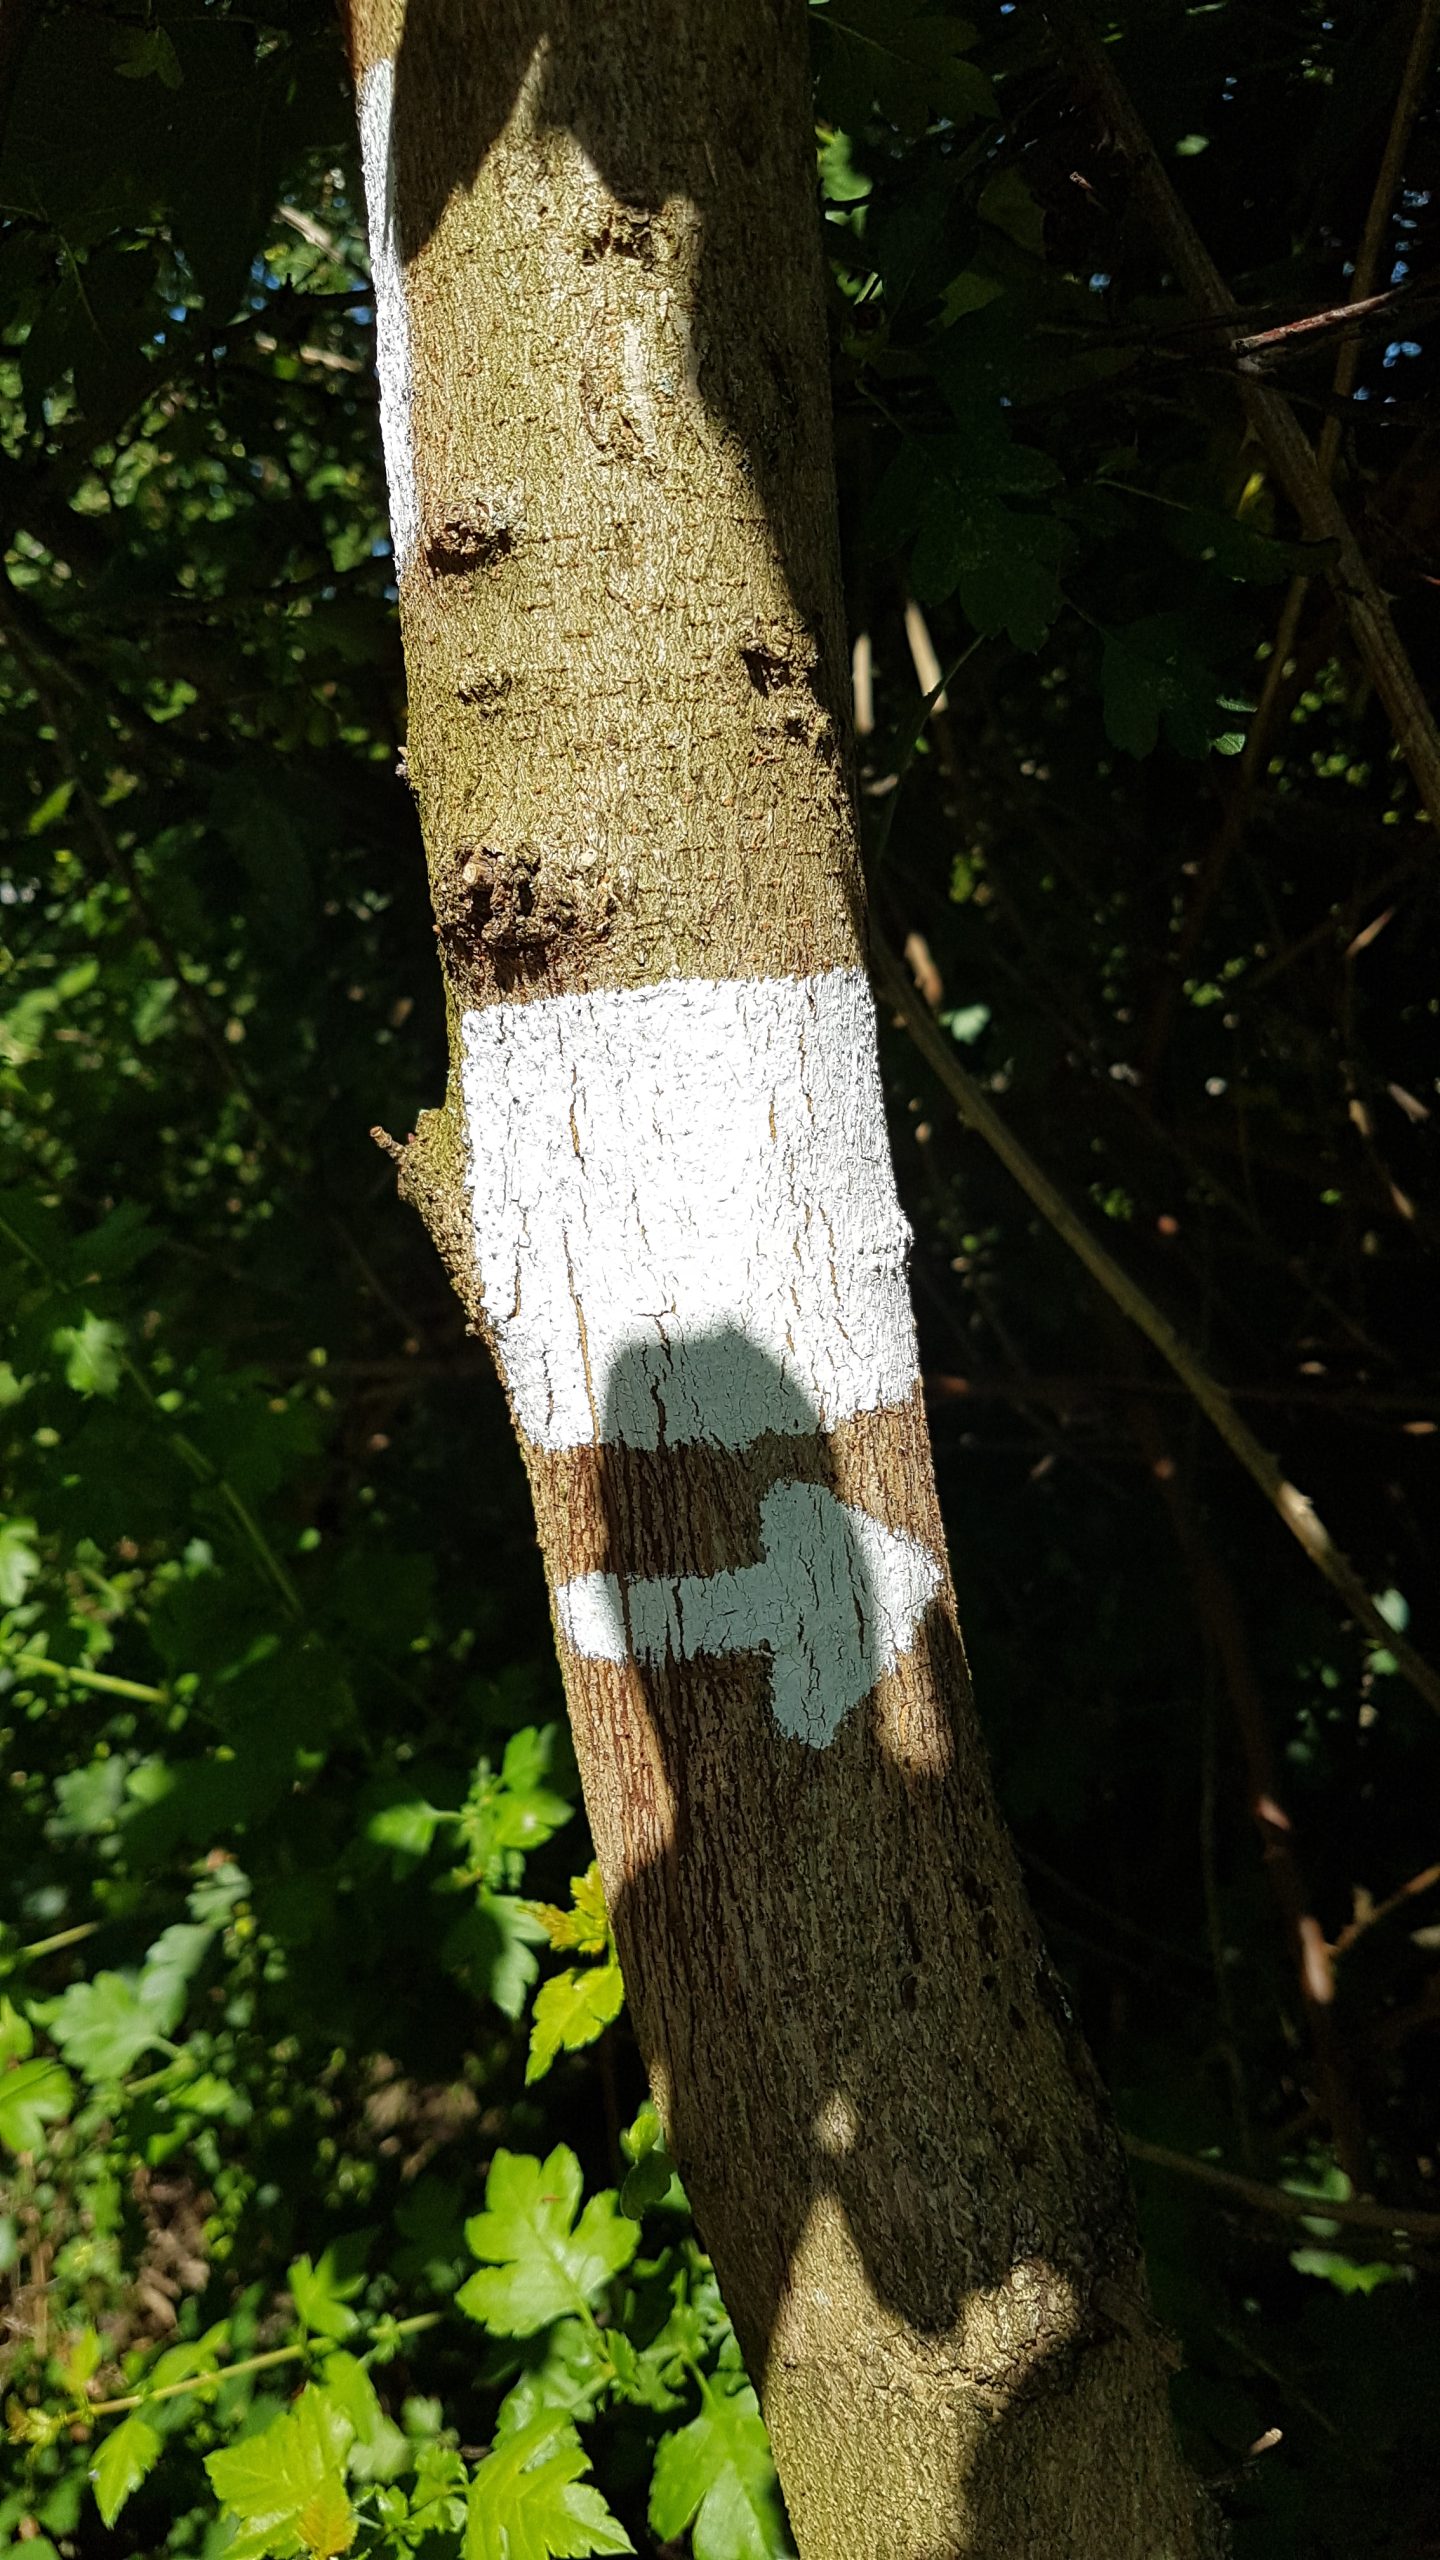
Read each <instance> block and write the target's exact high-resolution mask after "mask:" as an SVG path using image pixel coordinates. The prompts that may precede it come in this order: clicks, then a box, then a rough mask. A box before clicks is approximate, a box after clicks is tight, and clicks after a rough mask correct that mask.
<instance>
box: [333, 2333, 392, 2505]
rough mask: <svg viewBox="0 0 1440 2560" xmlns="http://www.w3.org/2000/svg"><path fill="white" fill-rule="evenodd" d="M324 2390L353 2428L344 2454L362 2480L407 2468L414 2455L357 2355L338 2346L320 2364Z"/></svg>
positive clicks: (383, 2476)
mask: <svg viewBox="0 0 1440 2560" xmlns="http://www.w3.org/2000/svg"><path fill="white" fill-rule="evenodd" d="M322 2379H323V2382H324V2387H325V2390H326V2391H327V2392H328V2394H329V2396H330V2398H331V2399H332V2400H333V2401H334V2403H335V2406H336V2407H337V2409H339V2410H341V2411H342V2412H343V2414H344V2415H345V2417H347V2418H348V2419H349V2421H350V2424H351V2426H352V2427H353V2428H354V2430H355V2437H354V2442H353V2443H352V2445H351V2447H350V2451H349V2455H348V2457H347V2459H348V2463H349V2468H350V2470H351V2471H352V2472H354V2473H355V2474H356V2476H357V2477H358V2478H360V2479H364V2480H390V2479H393V2478H394V2477H395V2475H396V2473H397V2472H401V2471H407V2470H408V2469H409V2468H410V2465H411V2461H412V2459H413V2455H412V2449H411V2446H410V2442H409V2439H408V2437H407V2436H406V2435H405V2434H404V2432H403V2430H402V2429H401V2428H399V2427H397V2426H396V2425H395V2423H394V2420H393V2419H391V2418H387V2417H386V2415H385V2412H384V2410H383V2409H382V2407H381V2405H380V2395H379V2393H378V2392H377V2390H376V2388H375V2385H374V2383H373V2382H372V2381H371V2379H370V2376H369V2374H368V2373H367V2372H366V2370H365V2367H364V2366H363V2364H361V2362H360V2360H359V2358H358V2357H357V2356H352V2355H350V2354H348V2353H347V2352H346V2350H345V2348H343V2347H338V2348H337V2349H336V2351H335V2353H334V2354H333V2355H328V2356H327V2357H326V2358H325V2362H324V2365H323V2367H322Z"/></svg>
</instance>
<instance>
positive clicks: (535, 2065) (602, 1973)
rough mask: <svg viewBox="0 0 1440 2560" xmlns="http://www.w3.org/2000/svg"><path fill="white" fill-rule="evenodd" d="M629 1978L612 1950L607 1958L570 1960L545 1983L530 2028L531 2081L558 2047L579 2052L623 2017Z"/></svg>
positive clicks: (527, 2067) (527, 2074) (528, 2079)
mask: <svg viewBox="0 0 1440 2560" xmlns="http://www.w3.org/2000/svg"><path fill="white" fill-rule="evenodd" d="M624 2006H625V1984H624V1980H623V1978H622V1975H621V1972H620V1967H619V1965H618V1964H617V1963H616V1961H615V1959H614V1957H613V1956H612V1957H611V1958H610V1960H609V1962H608V1963H607V1964H584V1965H580V1964H568V1965H567V1966H566V1967H565V1970H564V1972H563V1973H557V1974H553V1975H552V1976H551V1978H550V1980H549V1981H548V1982H545V1983H542V1984H541V1986H540V1989H539V1991H538V1993H537V1994H536V1998H535V2011H534V2017H533V2020H532V2023H531V2028H530V2058H529V2061H528V2062H527V2063H526V2065H525V2078H526V2082H527V2084H528V2083H529V2082H531V2081H534V2080H543V2079H544V2077H545V2074H546V2072H547V2071H548V2070H549V2068H550V2065H551V2063H552V2062H553V2061H554V2060H555V2057H556V2055H557V2054H558V2053H578V2052H579V2051H580V2048H581V2046H582V2045H587V2044H593V2043H594V2041H595V2039H596V2037H597V2036H598V2035H603V2033H604V2031H605V2029H606V2028H607V2027H608V2026H610V2025H611V2024H612V2022H613V2021H614V2020H615V2019H616V2018H618V2017H619V2015H620V2012H621V2010H622V2009H623V2008H624Z"/></svg>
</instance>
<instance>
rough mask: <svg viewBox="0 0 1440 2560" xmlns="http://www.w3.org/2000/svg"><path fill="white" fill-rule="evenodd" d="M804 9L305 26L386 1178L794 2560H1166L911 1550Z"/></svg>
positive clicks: (1128, 2313) (1030, 1999)
mask: <svg viewBox="0 0 1440 2560" xmlns="http://www.w3.org/2000/svg"><path fill="white" fill-rule="evenodd" d="M805 17H806V13H805V9H804V6H803V5H802V0H529V5H527V4H526V0H483V4H482V0H410V5H409V7H408V9H407V10H406V11H405V13H404V18H403V25H402V23H401V22H400V19H399V17H398V15H397V14H396V13H395V11H394V9H393V7H392V6H391V5H390V0H355V9H354V24H353V42H354V52H355V67H356V76H357V82H358V86H359V92H360V100H361V121H362V134H363V140H364V153H365V163H366V176H367V185H368V188H369V193H370V207H371V227H372V240H373V247H374V257H375V272H376V310H377V320H378V330H379V370H380V381H381V397H382V418H383V424H384V432H385V444H386V456H387V463H388V468H389V474H390V484H391V508H392V522H393V528H394V539H395V551H396V561H397V570H398V574H399V583H400V597H401V610H402V615H403V622H404V635H405V648H406V658H407V665H408V669H409V679H410V688H411V714H410V744H409V771H410V776H411V779H412V781H413V783H414V786H415V788H416V791H417V792H418V795H419V801H420V808H421V814H422V819H423V825H424V833H425V841H426V846H427V850H428V858H429V864H430V871H431V880H432V888H433V895H434V904H435V913H436V919H437V931H438V935H439V941H440V948H441V953H442V958H443V964H444V969H445V974H446V980H447V985H448V988H449V994H450V1004H451V1035H452V1074H451V1080H450V1090H449V1095H448V1099H447V1101H446V1104H445V1107H444V1109H443V1110H442V1111H440V1112H437V1113H434V1114H431V1115H428V1116H427V1118H426V1120H425V1121H424V1122H423V1123H422V1126H421V1129H420V1131H419V1132H418V1133H417V1135H416V1137H415V1138H414V1139H413V1140H412V1141H411V1143H410V1144H409V1146H408V1147H407V1149H406V1152H405V1158H404V1163H403V1166H402V1174H401V1179H402V1184H403V1187H404V1188H405V1189H406V1191H407V1192H408V1193H409V1194H410V1196H411V1197H413V1198H414V1199H415V1200H416V1201H417V1202H418V1204H419V1205H420V1207H421V1209H422V1210H423V1212H424V1214H425V1216H426V1218H427V1220H428V1222H429V1224H430V1227H431V1230H432V1232H433V1234H434V1236H435V1238H436V1240H437V1242H438V1243H439V1245H440V1248H441V1250H442V1252H443V1253H444V1255H445V1257H446V1259H447V1262H448V1263H449V1265H450V1268H451V1270H452V1273H453V1275H454V1277H455V1280H456V1283H457V1286H458V1287H459V1289H460V1291H461V1294H462V1296H463V1298H464V1300H465V1303H466V1306H467V1309H468V1311H469V1314H470V1317H471V1321H472V1323H473V1325H474V1326H475V1328H476V1329H477V1330H479V1331H481V1332H482V1333H484V1334H485V1335H486V1336H487V1338H488V1339H489V1341H490V1343H491V1346H492V1348H493V1350H494V1353H495V1356H496V1359H497V1361H498V1363H499V1366H500V1370H501V1374H502V1376H503V1378H504V1380H505V1383H506V1386H507V1389H508V1392H509V1395H510V1399H511V1405H512V1409H513V1412H514V1416H515V1423H516V1428H517V1431H518V1433H519V1435H520V1439H521V1444H522V1447H523V1449H524V1452H525V1456H526V1461H527V1464H528V1467H529V1471H530V1476H531V1481H532V1485H533V1489H534V1498H535V1509H536V1517H537V1521H538V1524H539V1531H540V1539H541V1544H542V1546H543V1549H544V1554H545V1560H546V1565H547V1568H548V1571H549V1575H550V1580H551V1588H552V1593H553V1595H554V1600H555V1614H556V1629H557V1641H558V1643H559V1647H560V1653H561V1659H562V1662H563V1665H564V1670H565V1678H566V1685H567V1691H568V1695H569V1700H570V1707H571V1714H572V1719H573V1724H574V1731H575V1741H576V1748H577V1751H578V1754H579V1760H580V1767H581V1772H582V1775H583V1779H584V1786H585V1795H586V1802H587V1805H588V1808H589V1813H590V1818H591V1822H592V1825H593V1828H594V1833H595V1839H596V1843H597V1847H598V1851H599V1855H600V1860H601V1866H602V1870H603V1873H604V1878H605V1885H606V1890H607V1893H608V1896H609V1899H610V1906H611V1910H612V1913H613V1915H614V1919H615V1925H616V1932H617V1936H618V1940H619V1944H620V1949H621V1954H622V1958H623V1961H624V1966H625V1978H626V1983H627V1986H628V1989H629V1993H630V1998H631V2003H632V2008H633V2014H634V2019H635V2024H636V2029H637V2033H638V2035H639V2037H640V2040H641V2044H642V2047H643V2049H644V2052H645V2055H646V2058H647V2061H648V2065H649V2069H650V2073H651V2077H652V2084H653V2086H654V2089H655V2094H656V2098H657V2101H658V2103H659V2105H660V2108H661V2112H662V2115H663V2117H664V2120H665V2122H666V2125H667V2128H668V2132H669V2138H670V2142H671V2145H672V2148H673V2150H674V2153H675V2156H676V2159H677V2162H678V2164H679V2167H680V2170H681V2174H682V2176H683V2178H684V2181H685V2184H686V2187H687V2189H688V2191H689V2193H690V2195H691V2197H692V2199H693V2202H694V2205H695V2210H696V2214H697V2217H698V2221H699V2225H700V2229H701V2232H702V2235H703V2237H704V2239H705V2241H706V2244H707V2246H708V2247H709V2249H710V2250H711V2252H712V2253H713V2256H714V2260H715V2264H716V2268H717V2271H718V2274H719V2277H720V2282H721V2285H722V2288H723V2291H724V2295H725V2299H726V2303H727V2305H728V2307H729V2309H730V2311H731V2313H732V2315H733V2317H734V2320H735V2323H736V2327H737V2329H738V2331H739V2334H740V2338H741V2341H742V2344H743V2346H744V2349H745V2353H746V2356H747V2359H748V2361H749V2364H750V2367H751V2371H752V2373H753V2375H754V2377H755V2379H756V2382H757V2385H758V2387H759V2389H760V2392H761V2397H762V2401H763V2405H764V2409H765V2414H766V2417H767V2419H768V2421H769V2424H770V2428H771V2432H772V2435H773V2439H774V2444H775V2451H776V2456H777V2460H778V2463H779V2467H780V2474H781V2479H782V2482H783V2485H784V2488H785V2492H786V2496H787V2499H788V2502H789V2507H790V2512H791V2517H792V2520H793V2523H794V2527H795V2531H796V2535H797V2537H798V2541H799V2545H800V2549H801V2551H802V2553H803V2554H804V2555H805V2560H871V2555H873V2560H882V2555H883V2560H950V2556H951V2555H959V2554H962V2553H963V2554H966V2555H971V2556H972V2560H979V2555H985V2560H1002V2555H1003V2560H1058V2555H1059V2554H1061V2553H1064V2554H1067V2555H1074V2556H1075V2560H1142V2555H1143V2556H1144V2560H1161V2555H1165V2560H1190V2555H1193V2554H1196V2553H1197V2552H1199V2551H1200V2550H1201V2549H1202V2548H1203V2547H1206V2534H1207V2531H1208V2527H1207V2525H1206V2522H1205V2519H1204V2517H1203V2515H1202V2513H1201V2512H1200V2510H1199V2509H1198V2507H1197V2504H1196V2500H1195V2495H1194V2491H1193V2486H1192V2484H1191V2483H1190V2482H1189V2480H1188V2479H1187V2477H1186V2475H1185V2473H1184V2471H1183V2469H1182V2467H1181V2465H1180V2462H1179V2459H1178V2456H1177V2454H1176V2451H1175V2448H1174V2445H1173V2441H1172V2437H1171V2433H1170V2426H1169V2419H1168V2414H1167V2408H1166V2390H1165V2371H1166V2364H1167V2361H1168V2359H1167V2354H1166V2350H1165V2346H1164V2343H1163V2341H1162V2340H1161V2339H1160V2338H1159V2336H1158V2335H1157V2333H1156V2331H1155V2329H1154V2327H1153V2325H1152V2322H1151V2318H1150V2315H1149V2313H1148V2311H1147V2308H1146V2304H1145V2297H1144V2289H1143V2282H1142V2277H1141V2272H1140V2268H1139V2265H1138V2259H1137V2251H1136V2244H1135V2239H1134V2234H1133V2229H1132V2220H1131V2212H1130V2206H1129V2201H1128V2196H1127V2192H1126V2184H1125V2178H1124V2172H1123V2165H1122V2162H1121V2158H1120V2154H1119V2151H1118V2147H1117V2144H1116V2141H1115V2138H1114V2135H1113V2133H1112V2131H1111V2128H1110V2126H1109V2123H1108V2121H1107V2118H1106V2114H1105V2110H1104V2106H1103V2102H1102V2100H1101V2097H1100V2094H1099V2092H1098V2090H1097V2087H1096V2084H1095V2080H1094V2076H1093V2072H1092V2070H1091V2067H1090V2064H1089V2062H1088V2060H1087V2058H1086V2055H1085V2053H1084V2051H1083V2049H1082V2047H1081V2045H1080V2042H1079V2039H1078V2038H1077V2036H1076V2034H1075V2032H1074V2030H1073V2028H1072V2026H1071V2024H1070V2021H1069V2018H1068V2016H1067V2013H1066V2008H1065V2002H1064V1998H1063V1995H1062V1993H1061V1992H1060V1990H1059V1988H1058V1985H1057V1983H1056V1981H1055V1978H1054V1976H1053V1974H1052V1973H1051V1971H1050V1969H1049V1967H1048V1965H1047V1963H1046V1960H1045V1957H1044V1955H1043V1953H1042V1950H1041V1948H1040V1945H1039V1943H1038V1940H1037V1936H1036V1932H1035V1928H1034V1924H1033V1922H1032V1920H1031V1918H1030V1915H1029V1912H1028V1910H1027V1908H1026V1905H1025V1902H1024V1899H1023V1896H1022V1893H1021V1890H1020V1887H1019V1883H1018V1880H1017V1874H1016V1867H1015V1861H1014V1858H1013V1855H1012V1853H1011V1850H1010V1848H1009V1846H1008V1844H1007V1842H1006V1839H1005V1837H1004V1835H1003V1833H1002V1831H1001V1829H1000V1826H999V1823H998V1819H997V1816H996V1812H995V1809H994V1805H993V1802H992V1798H991V1793H990V1788H989V1783H988V1779H987V1776H986V1772H985V1767H984V1763H983V1759H982V1755H981V1751H980V1748H979V1745H978V1742H977V1738H976V1733H975V1729H974V1725H973V1722H972V1718H971V1711H970V1704H969V1696H968V1689H967V1683H966V1674H965V1666H964V1658H963V1654H962V1650H961V1643H960V1636H959V1632H958V1628H957V1625H956V1619H955V1608H954V1599H953V1594H952V1591H951V1588H950V1582H949V1576H948V1572H947V1569H946V1566H945V1562H944V1547H943V1540H942V1533H941V1527H940V1521H939V1517H938V1514H937V1510H936V1503H935V1494H934V1487H933V1480H932V1472H931V1462H930V1452H929V1444H928V1439H927V1434H926V1426H925V1417H924V1412H923V1408H922V1404H921V1397H920V1387H919V1379H918V1374H917V1368H916V1353H915V1338H914V1331H913V1325H912V1321H911V1315H910V1309H909V1301H908V1296H907V1292H906V1284H905V1269H904V1265H905V1250H906V1244H907V1241H908V1239H907V1235H906V1231H905V1228H904V1224H903V1221H902V1219H901V1216H900V1213H899V1209H898V1205H897V1202H896V1198H895V1190H894V1182H893V1176H892V1173H891V1169H890V1160H889V1154H888V1149H887V1144H886V1138H885V1130H884V1123H883V1115H882V1108H881V1098H880V1087H879V1079H878V1073H877V1068H876V1060H875V1039H874V1021H873V1013H872V1009H871V1003H870V998H869V994H868V990H867V987H866V983H865V978H864V975H863V946H862V925H861V889H860V879H859V871H858V865H857V857H856V836H855V823H854V814H853V809H852V801H851V791H850V780H849V773H848V768H847V747H846V722H845V713H844V707H843V683H844V668H845V656H844V649H843V643H842V629H841V614H840V604H839V595H838V583H837V569H836V538H835V521H834V498H833V489H832V479H831V460H830V445H829V405H828V386H827V379H826V356H825V343H824V332H823V324H822V307H821V279H820V253H819V244H818V237H817V231H816V221H815V210H814V166H813V152H812V144H811V124H810V114H809V103H808V90H807V68H806V61H805ZM1037 1677H1043V1666H1037Z"/></svg>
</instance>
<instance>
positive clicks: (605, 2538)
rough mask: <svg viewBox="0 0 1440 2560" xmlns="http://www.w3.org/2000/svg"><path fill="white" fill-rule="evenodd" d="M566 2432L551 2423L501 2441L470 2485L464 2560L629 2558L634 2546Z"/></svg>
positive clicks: (534, 2424) (548, 2419)
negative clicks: (615, 2554) (588, 2481)
mask: <svg viewBox="0 0 1440 2560" xmlns="http://www.w3.org/2000/svg"><path fill="white" fill-rule="evenodd" d="M589 2468H590V2460H589V2456H588V2455H587V2454H586V2452H585V2449H584V2447H583V2445H582V2444H581V2442H580V2439H579V2437H578V2436H577V2435H576V2433H575V2431H574V2429H573V2427H566V2426H560V2427H557V2426H556V2423H555V2420H554V2418H553V2416H544V2417H539V2418H535V2419H533V2420H532V2421H531V2423H530V2425H529V2426H528V2427H521V2428H519V2429H518V2430H517V2431H516V2433H514V2434H513V2435H508V2436H503V2437H502V2438H501V2440H500V2442H499V2444H497V2446H496V2447H495V2450H494V2452H493V2453H491V2454H488V2455H487V2456H486V2459H485V2460H484V2461H483V2462H482V2463H481V2465H480V2468H479V2470H478V2471H477V2472H476V2474H475V2477H474V2479H473V2480H472V2481H471V2483H470V2497H469V2504H468V2508H467V2511H466V2518H465V2560H588V2555H589V2554H591V2553H594V2552H607V2551H633V2550H634V2548H635V2545H634V2543H633V2542H632V2541H631V2539H630V2536H629V2535H628V2533H627V2532H626V2531H625V2528H624V2526H623V2525H622V2524H620V2523H619V2522H618V2520H617V2519H616V2518H615V2517H614V2516H613V2515H612V2514H611V2512H610V2509H609V2508H608V2507H607V2506H606V2504H605V2501H604V2499H603V2498H602V2497H601V2495H600V2492H599V2490H598V2489H592V2488H589V2487H586V2486H584V2485H583V2482H584V2475H585V2473H586V2472H587V2471H588V2470H589Z"/></svg>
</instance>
